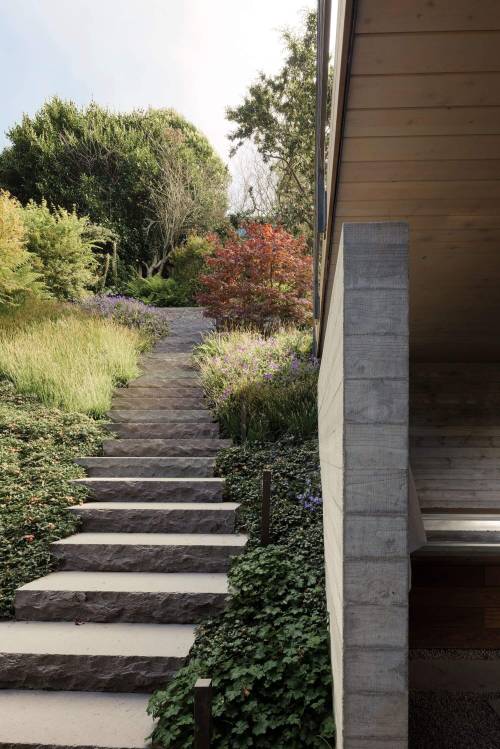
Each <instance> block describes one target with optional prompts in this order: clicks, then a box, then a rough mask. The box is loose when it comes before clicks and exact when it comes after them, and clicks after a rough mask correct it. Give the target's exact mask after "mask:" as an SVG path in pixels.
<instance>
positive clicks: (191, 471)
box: [86, 464, 214, 478]
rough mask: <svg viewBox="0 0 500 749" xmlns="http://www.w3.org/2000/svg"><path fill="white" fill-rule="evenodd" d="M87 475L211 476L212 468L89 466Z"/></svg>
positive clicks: (147, 476)
mask: <svg viewBox="0 0 500 749" xmlns="http://www.w3.org/2000/svg"><path fill="white" fill-rule="evenodd" d="M86 472H87V475H88V476H90V477H91V478H119V477H123V478H182V477H185V478H192V477H197V478H211V477H212V476H213V475H214V469H213V466H211V465H201V466H191V467H189V466H179V468H175V466H173V467H168V466H152V465H151V466H144V465H134V464H129V465H122V466H116V467H115V468H113V467H111V466H89V467H87V468H86Z"/></svg>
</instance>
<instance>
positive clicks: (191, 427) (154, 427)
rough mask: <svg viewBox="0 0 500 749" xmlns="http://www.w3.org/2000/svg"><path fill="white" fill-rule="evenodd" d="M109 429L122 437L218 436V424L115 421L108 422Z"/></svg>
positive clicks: (172, 437) (187, 437)
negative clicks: (129, 422)
mask: <svg viewBox="0 0 500 749" xmlns="http://www.w3.org/2000/svg"><path fill="white" fill-rule="evenodd" d="M108 429H109V430H110V431H111V432H114V434H116V435H117V437H121V438H122V439H134V438H135V439H137V438H140V437H143V438H144V439H179V440H181V439H204V438H207V437H218V436H219V428H218V426H217V424H210V423H208V422H207V423H205V424H203V423H193V422H183V423H175V424H165V423H163V424H162V423H156V424H152V423H144V422H143V423H142V424H125V423H120V422H115V423H112V424H108Z"/></svg>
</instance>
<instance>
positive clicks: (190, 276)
mask: <svg viewBox="0 0 500 749" xmlns="http://www.w3.org/2000/svg"><path fill="white" fill-rule="evenodd" d="M213 252H214V240H213V239H212V238H211V236H207V237H199V236H197V235H195V234H191V235H190V236H189V237H188V238H187V240H186V242H184V243H183V244H181V245H179V246H178V247H176V248H175V249H174V250H173V251H172V252H171V253H170V255H169V258H168V263H169V272H170V275H169V278H162V277H161V276H159V275H156V276H150V277H149V278H142V277H141V276H135V277H134V278H133V279H132V280H131V281H129V283H128V285H127V291H128V293H129V294H131V295H132V296H133V297H135V298H136V299H140V300H141V301H142V302H144V303H145V304H151V305H154V306H157V307H193V306H196V295H197V293H198V291H199V289H200V280H199V279H200V275H201V274H202V273H203V272H204V271H205V270H206V268H207V264H206V263H207V258H208V257H210V256H211V255H212V254H213Z"/></svg>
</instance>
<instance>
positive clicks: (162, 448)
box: [103, 439, 231, 458]
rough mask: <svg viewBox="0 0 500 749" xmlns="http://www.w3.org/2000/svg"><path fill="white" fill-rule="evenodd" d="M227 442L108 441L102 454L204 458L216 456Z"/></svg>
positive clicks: (122, 456) (116, 456) (206, 440)
mask: <svg viewBox="0 0 500 749" xmlns="http://www.w3.org/2000/svg"><path fill="white" fill-rule="evenodd" d="M230 444H231V443H230V442H229V440H217V439H212V440H209V439H200V440H196V439H192V440H185V442H183V441H182V440H168V439H166V440H161V439H159V440H155V439H144V440H140V439H128V440H127V439H126V440H119V439H117V440H109V441H108V442H105V443H104V445H103V454H104V455H105V456H106V457H109V458H126V457H144V458H146V457H158V458H160V457H188V456H189V457H205V456H212V455H216V454H217V453H218V452H219V450H222V449H223V448H225V447H229V446H230Z"/></svg>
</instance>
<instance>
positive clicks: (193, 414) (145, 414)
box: [108, 408, 214, 424]
mask: <svg viewBox="0 0 500 749" xmlns="http://www.w3.org/2000/svg"><path fill="white" fill-rule="evenodd" d="M108 417H109V418H110V419H111V421H114V422H116V421H121V422H125V423H137V422H147V423H149V424H150V423H154V422H156V423H162V422H165V423H167V424H168V423H173V424H176V423H179V422H182V421H189V422H203V423H208V424H213V423H214V420H213V416H212V414H211V413H210V411H207V410H203V409H197V410H191V409H187V408H186V409H185V410H175V411H170V410H166V409H165V410H163V411H155V410H152V411H151V410H147V409H113V410H112V411H110V412H109V413H108Z"/></svg>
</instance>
